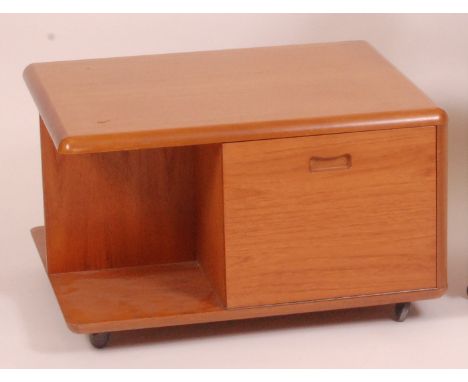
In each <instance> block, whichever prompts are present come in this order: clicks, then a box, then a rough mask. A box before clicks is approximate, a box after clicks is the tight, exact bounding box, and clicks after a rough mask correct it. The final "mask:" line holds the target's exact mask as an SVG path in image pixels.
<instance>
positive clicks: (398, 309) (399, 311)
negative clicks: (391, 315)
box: [395, 302, 411, 322]
mask: <svg viewBox="0 0 468 382" xmlns="http://www.w3.org/2000/svg"><path fill="white" fill-rule="evenodd" d="M410 306H411V303H409V302H401V303H399V304H395V321H397V322H403V321H405V320H406V317H408V313H409V310H410Z"/></svg>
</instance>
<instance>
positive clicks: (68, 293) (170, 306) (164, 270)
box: [32, 227, 445, 333]
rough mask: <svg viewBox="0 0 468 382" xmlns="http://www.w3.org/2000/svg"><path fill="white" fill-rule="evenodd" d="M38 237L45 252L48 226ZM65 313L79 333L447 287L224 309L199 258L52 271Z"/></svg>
mask: <svg viewBox="0 0 468 382" xmlns="http://www.w3.org/2000/svg"><path fill="white" fill-rule="evenodd" d="M32 233H33V239H34V241H35V242H36V246H37V248H38V250H39V252H40V254H41V251H45V246H43V245H42V244H41V243H43V242H44V229H43V227H36V228H35V229H34V230H33V231H32ZM41 257H42V258H45V257H46V256H45V254H44V253H42V254H41ZM49 278H50V281H51V284H52V287H53V289H54V291H55V294H56V296H57V299H58V301H59V304H60V307H61V309H62V312H63V315H64V318H65V320H66V322H67V324H68V326H69V327H70V329H71V330H72V331H74V332H77V333H97V332H107V331H118V330H130V329H143V328H151V327H163V326H173V325H185V324H196V323H202V322H214V321H225V320H237V319H245V318H254V317H266V316H275V315H284V314H296V313H306V312H314V311H322V310H333V309H346V308H355V307H363V306H373V305H385V304H392V303H398V302H406V301H416V300H422V299H428V298H435V297H439V296H441V295H442V294H443V293H444V291H445V289H444V288H441V289H428V290H417V291H400V292H397V293H387V294H382V295H363V296H355V297H352V298H340V299H330V300H319V301H308V302H304V303H293V304H279V305H269V306H258V307H256V308H243V309H224V308H223V307H222V305H221V302H219V301H218V298H217V296H216V294H215V293H214V291H213V289H212V287H211V286H210V285H209V283H208V280H207V279H206V277H205V276H204V274H203V273H202V272H201V271H200V268H199V267H198V266H197V264H196V263H191V262H187V263H180V264H171V265H160V266H157V265H156V266H149V267H131V268H120V269H111V270H102V271H88V272H71V273H66V274H52V275H49Z"/></svg>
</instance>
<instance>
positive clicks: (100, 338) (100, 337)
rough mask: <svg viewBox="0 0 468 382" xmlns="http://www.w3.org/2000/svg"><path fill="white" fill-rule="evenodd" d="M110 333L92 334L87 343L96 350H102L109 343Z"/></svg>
mask: <svg viewBox="0 0 468 382" xmlns="http://www.w3.org/2000/svg"><path fill="white" fill-rule="evenodd" d="M109 338H110V333H93V334H90V335H89V341H90V342H91V345H93V346H94V347H95V348H96V349H102V348H104V347H106V346H107V343H108V342H109Z"/></svg>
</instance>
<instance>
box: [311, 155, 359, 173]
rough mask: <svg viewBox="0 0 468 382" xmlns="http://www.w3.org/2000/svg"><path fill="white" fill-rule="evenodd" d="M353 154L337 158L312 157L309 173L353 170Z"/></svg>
mask: <svg viewBox="0 0 468 382" xmlns="http://www.w3.org/2000/svg"><path fill="white" fill-rule="evenodd" d="M351 166H352V158H351V154H343V155H339V156H336V157H315V156H314V157H311V158H310V160H309V171H310V172H320V171H333V170H346V169H349V168H351Z"/></svg>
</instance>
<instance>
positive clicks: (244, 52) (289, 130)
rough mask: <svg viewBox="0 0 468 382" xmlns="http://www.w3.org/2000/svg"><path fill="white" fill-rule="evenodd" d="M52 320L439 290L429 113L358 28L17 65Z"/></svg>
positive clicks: (442, 142) (442, 250) (354, 300)
mask: <svg viewBox="0 0 468 382" xmlns="http://www.w3.org/2000/svg"><path fill="white" fill-rule="evenodd" d="M24 77H25V80H26V83H27V85H28V87H29V89H30V91H31V94H32V96H33V98H34V100H35V102H36V105H37V107H38V109H39V113H40V116H41V119H40V131H41V147H42V163H43V187H44V208H45V229H44V228H42V227H39V228H35V229H33V237H34V239H35V241H36V244H37V246H38V248H39V252H40V253H41V257H42V261H43V263H44V266H45V268H46V271H47V273H48V275H49V278H50V281H51V284H52V287H53V289H54V291H55V294H56V296H57V299H58V302H59V304H60V307H61V309H62V312H63V315H64V317H65V320H66V322H67V324H68V326H69V327H70V329H71V330H73V331H74V332H78V333H88V334H91V336H90V338H91V341H92V343H93V345H95V346H96V347H102V346H104V345H105V344H106V343H107V341H108V339H109V333H110V332H112V331H119V330H128V329H138V328H148V327H163V326H171V325H185V324H193V323H201V322H212V321H222V320H234V319H244V318H252V317H261V316H273V315H283V314H293V313H303V312H312V311H320V310H332V309H342V308H352V307H362V306H374V305H382V304H396V319H397V320H400V321H401V320H403V319H404V318H405V316H406V314H407V312H408V308H409V302H411V301H415V300H419V299H427V298H433V297H438V296H441V295H442V294H443V292H444V291H445V289H446V286H447V282H446V120H447V119H446V114H445V113H444V111H442V110H441V109H440V108H438V107H437V106H436V105H434V104H433V102H432V101H430V100H429V99H428V98H427V97H426V96H425V95H424V94H423V93H422V92H421V91H420V90H418V89H417V88H416V87H415V86H414V85H413V84H412V83H411V82H410V81H408V79H406V78H405V77H404V76H403V75H402V74H400V73H399V72H398V71H397V70H396V69H395V68H394V67H393V66H392V65H391V64H389V63H388V62H387V61H386V60H385V59H384V58H383V57H382V56H380V55H379V54H378V53H377V52H376V51H375V50H374V49H373V48H372V47H371V46H369V45H368V44H367V43H365V42H359V41H357V42H343V43H331V44H313V45H296V46H280V47H268V48H253V49H237V50H224V51H213V52H194V53H180V54H162V55H153V56H140V57H125V58H109V59H96V60H82V61H69V62H51V63H39V64H32V65H30V66H28V67H27V68H26V70H25V73H24Z"/></svg>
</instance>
